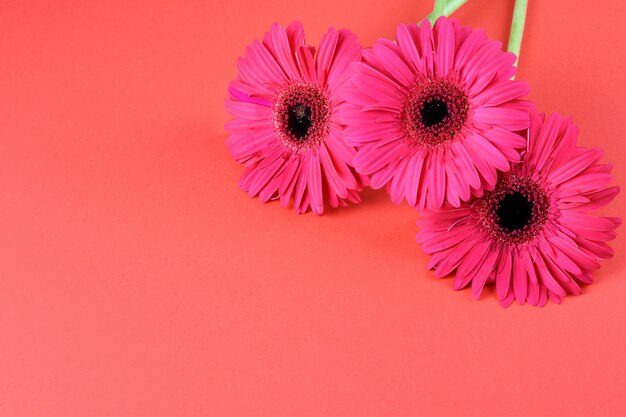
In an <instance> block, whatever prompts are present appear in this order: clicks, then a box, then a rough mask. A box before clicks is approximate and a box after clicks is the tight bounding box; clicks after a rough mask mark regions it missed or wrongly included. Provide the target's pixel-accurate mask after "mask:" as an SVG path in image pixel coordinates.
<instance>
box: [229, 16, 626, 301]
mask: <svg viewBox="0 0 626 417" xmlns="http://www.w3.org/2000/svg"><path fill="white" fill-rule="evenodd" d="M515 61H516V56H515V54H513V53H508V52H503V51H502V49H501V44H500V43H499V42H496V41H493V40H490V39H488V38H487V36H486V35H485V33H484V31H481V30H472V29H471V28H469V27H463V26H461V25H460V24H459V22H458V21H456V20H454V19H447V18H445V17H440V18H439V19H438V20H437V21H436V23H435V24H434V25H433V26H431V24H430V23H429V22H428V21H427V20H426V21H424V22H422V23H421V24H420V25H416V24H408V25H404V24H403V25H399V26H398V29H397V32H396V37H395V40H388V39H380V40H378V41H377V42H376V43H375V44H374V45H373V46H372V47H371V48H365V49H363V48H362V47H361V46H360V45H359V43H358V41H357V38H356V36H355V35H354V34H352V33H351V32H350V31H348V30H345V29H344V30H335V29H330V30H329V31H328V33H326V34H325V35H324V36H323V37H322V39H321V41H320V44H319V48H318V49H317V50H316V49H315V48H314V47H313V46H310V45H308V44H307V43H306V42H305V39H304V30H303V28H302V25H301V24H300V23H297V22H296V23H292V24H291V25H289V26H288V27H287V28H283V27H281V26H279V25H278V24H275V25H273V26H272V27H271V29H270V31H269V32H268V33H266V34H265V37H264V38H263V40H262V41H261V42H259V41H256V42H254V43H253V44H252V45H250V46H249V47H248V49H247V50H246V54H245V56H244V57H242V58H241V59H240V60H239V63H238V68H239V74H238V78H237V79H236V80H235V81H233V82H232V83H231V84H230V86H229V90H228V91H229V97H228V99H227V100H226V108H227V110H228V111H229V112H230V113H231V114H232V115H233V117H234V118H233V120H231V121H230V122H228V123H227V125H226V129H227V130H228V131H229V133H230V136H229V138H228V142H227V146H228V149H229V151H230V153H231V155H232V157H233V158H234V159H235V160H236V161H238V162H240V163H242V164H244V165H245V171H244V173H243V175H242V177H241V180H240V186H241V188H242V189H243V190H244V191H246V192H247V193H248V194H249V195H250V196H251V197H254V196H259V198H260V200H261V201H262V202H267V201H269V200H275V199H278V200H280V203H281V205H282V206H284V207H285V206H289V205H293V207H295V209H296V211H297V212H298V213H304V212H306V211H308V210H312V211H313V212H315V213H316V214H322V213H323V212H324V210H325V208H326V207H325V206H326V205H327V204H328V205H330V206H331V207H338V206H345V205H346V204H348V203H359V202H360V197H359V192H360V191H361V190H362V189H363V188H364V187H365V186H371V187H372V188H375V189H377V188H383V187H384V188H386V190H387V192H388V193H389V195H390V198H391V200H392V201H393V202H394V203H396V204H399V203H401V202H402V201H406V202H407V203H408V204H409V205H410V206H412V207H415V208H416V209H417V210H418V211H419V212H420V213H421V214H422V215H423V217H422V218H421V219H420V220H419V221H418V225H419V227H420V231H419V233H418V235H417V241H418V243H419V244H420V245H421V246H422V248H423V250H424V251H425V252H426V253H427V254H429V255H431V260H430V263H429V265H428V266H429V268H431V269H434V270H435V275H436V276H437V277H444V276H448V275H450V274H453V273H454V274H455V278H454V283H453V287H454V288H455V289H461V288H464V287H466V286H468V285H471V288H472V294H473V295H474V296H475V297H478V296H479V295H480V294H481V292H482V290H483V288H484V286H485V284H490V283H492V284H495V287H496V292H497V295H498V298H499V300H500V303H501V304H502V305H503V306H508V305H510V304H511V303H512V302H513V301H514V300H516V301H517V302H518V303H520V304H523V303H526V302H527V303H529V304H532V305H537V306H543V305H545V304H546V302H547V300H548V299H550V300H552V301H554V302H557V303H560V302H561V301H562V300H563V298H564V296H565V295H567V294H580V293H581V288H580V286H581V284H589V283H591V281H592V271H593V270H595V269H597V268H598V267H599V263H598V261H600V260H602V259H606V258H609V257H611V256H612V250H611V248H610V247H609V246H608V244H607V243H606V242H607V241H609V240H611V239H613V238H614V237H615V229H616V227H617V226H618V225H619V224H620V220H619V219H617V218H610V217H599V216H594V215H593V214H591V212H592V211H594V210H596V209H598V208H600V207H603V206H605V205H606V204H608V203H609V202H610V201H611V200H612V199H613V198H614V197H615V195H616V194H617V193H618V191H619V189H618V187H610V186H609V182H610V180H611V176H610V170H611V167H610V166H609V165H601V164H599V160H600V158H601V156H602V152H601V151H600V150H597V149H593V150H590V149H586V148H581V147H577V145H576V140H577V130H576V128H575V126H574V125H573V123H572V122H571V121H570V120H569V119H567V118H564V117H562V116H560V115H558V114H553V115H551V116H549V117H547V118H546V117H545V116H544V115H543V114H540V113H539V112H538V111H537V110H536V109H535V106H534V105H533V104H532V103H531V102H530V101H528V100H526V99H525V97H526V96H527V95H528V93H529V86H528V84H527V83H525V82H521V81H516V80H513V77H514V75H515V72H516V67H515Z"/></svg>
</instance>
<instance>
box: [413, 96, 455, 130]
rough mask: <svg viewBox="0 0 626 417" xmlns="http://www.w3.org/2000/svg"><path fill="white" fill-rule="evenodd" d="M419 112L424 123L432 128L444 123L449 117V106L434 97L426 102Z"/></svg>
mask: <svg viewBox="0 0 626 417" xmlns="http://www.w3.org/2000/svg"><path fill="white" fill-rule="evenodd" d="M419 112H420V116H422V123H424V125H425V126H429V127H430V126H434V125H436V124H439V123H441V122H443V121H444V119H445V118H446V117H448V105H447V104H446V102H445V101H443V100H441V99H440V98H438V97H434V98H431V99H430V100H428V101H427V102H425V103H424V107H422V108H421V109H420V110H419Z"/></svg>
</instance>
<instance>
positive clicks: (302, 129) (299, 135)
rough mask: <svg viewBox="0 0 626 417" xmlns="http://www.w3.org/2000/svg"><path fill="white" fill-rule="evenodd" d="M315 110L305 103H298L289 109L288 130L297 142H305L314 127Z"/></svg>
mask: <svg viewBox="0 0 626 417" xmlns="http://www.w3.org/2000/svg"><path fill="white" fill-rule="evenodd" d="M312 113H313V110H312V109H311V107H310V106H307V105H306V104H304V103H297V104H295V105H293V106H289V107H288V108H287V129H289V132H290V133H291V134H292V135H293V137H294V138H295V139H297V140H304V139H306V137H307V134H308V133H309V129H311V125H313V120H312Z"/></svg>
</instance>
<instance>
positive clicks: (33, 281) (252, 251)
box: [0, 0, 626, 417]
mask: <svg viewBox="0 0 626 417" xmlns="http://www.w3.org/2000/svg"><path fill="white" fill-rule="evenodd" d="M566 3H567V5H565V2H562V1H556V0H553V1H549V0H531V1H530V9H529V14H528V26H527V32H526V37H525V39H524V45H523V49H522V55H521V66H520V74H519V79H522V80H527V81H529V82H531V86H532V93H531V98H532V99H534V100H535V101H536V102H537V104H538V105H539V107H540V108H541V109H543V110H544V111H547V112H553V111H560V112H562V113H564V114H567V115H570V116H572V117H573V119H574V120H575V122H576V123H577V124H578V126H579V127H580V131H581V135H580V143H581V144H584V145H589V146H602V147H604V148H605V149H606V156H605V159H604V160H605V161H606V162H613V163H615V165H616V166H615V169H614V174H615V183H616V184H624V181H625V180H626V168H624V161H625V158H626V146H624V141H625V140H626V128H625V127H624V114H625V112H626V104H625V103H626V102H625V101H624V97H626V87H625V86H626V83H624V78H623V77H624V67H625V62H626V58H625V56H624V50H626V42H625V39H626V25H624V21H623V18H622V17H620V16H623V15H624V13H625V12H626V6H625V5H624V2H622V1H619V0H610V1H604V2H598V1H596V2H588V1H568V2H566ZM561 5H563V6H561ZM431 6H432V3H431V2H428V1H424V2H418V1H393V2H387V1H374V0H361V1H354V0H302V1H297V2H294V1H291V0H290V1H288V0H271V1H260V0H231V1H225V2H222V1H216V0H211V1H209V2H207V1H184V2H180V1H170V2H162V1H156V2H155V1H132V2H128V1H110V2H84V1H68V0H66V1H63V0H61V1H57V2H43V1H42V2H36V1H4V2H3V3H2V6H1V12H0V28H2V29H0V31H1V32H0V33H1V35H0V57H1V58H0V415H1V416H15V417H18V416H200V415H206V416H272V417H277V416H383V415H384V416H409V415H422V416H570V417H574V416H594V415H597V416H603V417H605V416H619V415H626V396H625V395H624V389H625V388H626V355H625V353H624V352H626V305H625V303H624V298H625V296H626V280H625V279H624V253H625V250H626V240H625V239H624V235H623V234H621V235H620V236H619V237H618V239H617V240H616V241H615V242H614V246H615V249H616V253H617V256H616V257H615V259H613V260H610V261H607V262H605V263H604V267H603V269H601V270H600V272H599V273H598V274H597V275H596V277H597V283H596V285H593V286H591V287H588V288H587V289H586V290H585V294H584V295H583V296H581V297H573V298H568V299H566V301H565V303H564V304H563V305H561V306H556V305H553V304H550V305H549V306H548V307H546V308H544V309H537V308H531V307H528V306H523V307H519V306H513V307H511V308H509V309H507V310H503V309H501V308H500V307H499V305H498V303H497V301H496V299H495V294H494V293H493V291H487V293H486V294H485V295H484V296H483V297H482V299H481V300H480V301H478V302H475V301H472V299H471V294H470V291H461V292H454V291H453V290H452V288H451V280H450V279H445V280H441V281H440V280H436V279H435V278H434V277H433V275H432V274H431V273H429V272H427V271H426V270H425V264H426V262H427V258H426V257H425V255H424V254H422V253H421V252H420V250H419V249H418V247H417V246H416V245H415V244H414V236H415V233H416V230H417V229H416V226H415V224H414V221H415V219H416V218H417V214H416V212H415V211H413V210H412V209H410V208H408V207H407V206H406V204H405V205H402V206H394V205H392V204H391V203H390V202H389V200H388V198H387V196H386V194H385V193H384V192H382V191H367V192H365V193H364V194H363V196H364V203H363V204H362V205H361V206H356V207H355V206H353V207H349V208H347V209H343V210H336V211H331V212H330V213H328V214H327V215H325V216H323V217H316V216H314V215H311V214H308V215H303V216H298V215H296V214H295V212H294V210H284V209H281V208H280V207H279V205H278V204H268V205H264V206H263V205H261V204H260V203H259V202H258V200H251V199H249V198H248V197H247V196H246V195H245V194H244V193H242V192H241V191H240V190H239V189H238V187H237V179H238V177H239V175H240V174H241V172H242V168H241V167H240V166H238V165H237V164H236V163H235V162H233V161H232V160H231V159H230V158H229V157H228V154H227V152H226V147H225V144H224V142H225V139H226V133H225V132H224V129H223V124H224V122H225V121H226V120H227V118H228V115H227V114H226V112H225V111H224V109H223V98H224V96H225V92H226V86H227V83H228V81H229V80H230V79H231V78H233V77H234V76H235V68H236V67H235V62H236V58H237V56H239V55H240V54H242V52H243V50H244V48H245V46H246V45H247V44H248V43H249V42H251V41H252V39H254V38H259V37H261V36H262V34H263V32H264V31H265V30H267V28H268V27H269V25H270V23H272V22H273V21H278V22H280V23H282V24H287V23H289V22H290V21H291V20H292V19H300V20H302V22H303V23H304V25H305V27H306V28H307V31H308V40H309V42H311V43H317V41H318V39H319V37H320V36H321V34H322V33H323V32H324V31H325V30H326V29H327V28H328V27H329V26H331V25H334V26H336V27H350V28H352V29H353V30H354V31H355V32H356V33H357V34H358V35H359V37H360V39H361V41H362V42H363V43H364V44H365V45H371V43H372V42H373V41H374V40H375V39H376V38H378V37H381V36H392V35H393V34H394V31H395V26H396V23H398V22H415V21H417V20H419V19H420V18H421V17H423V16H424V15H426V13H427V12H428V11H429V10H430V8H431ZM512 7H513V1H512V0H508V1H500V0H471V1H470V2H469V3H468V4H467V5H466V6H464V8H463V9H462V10H461V11H460V12H459V13H457V14H456V16H457V17H458V18H459V19H461V21H462V22H463V23H464V24H466V25H471V26H473V27H485V28H486V29H487V32H488V34H489V35H490V36H491V37H494V38H497V39H500V40H503V41H506V40H507V33H508V20H509V18H510V15H511V12H512ZM625 204H626V194H624V193H623V194H621V195H620V196H618V198H617V200H616V201H615V202H614V204H612V206H611V207H609V208H608V210H606V213H610V214H612V215H621V216H623V215H624V210H623V207H624V205H625Z"/></svg>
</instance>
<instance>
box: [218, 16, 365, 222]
mask: <svg viewBox="0 0 626 417" xmlns="http://www.w3.org/2000/svg"><path fill="white" fill-rule="evenodd" d="M360 57H361V46H360V45H359V43H358V41H357V39H356V36H355V35H353V34H352V33H351V32H350V31H348V30H339V31H337V30H335V29H330V30H329V31H328V33H327V34H326V35H325V36H324V37H323V38H322V40H321V43H320V47H319V51H318V52H317V53H316V52H315V48H313V47H311V46H309V45H306V43H305V40H304V30H303V28H302V25H301V24H300V23H298V22H295V23H292V24H291V25H289V27H287V29H284V28H282V27H281V26H279V25H278V24H274V25H273V26H272V27H271V29H270V31H269V32H268V33H266V34H265V37H264V39H263V42H258V41H255V42H254V43H253V44H252V45H250V46H249V47H248V48H247V50H246V54H245V56H244V57H242V58H240V60H239V65H238V67H239V76H238V78H237V80H236V81H233V82H232V83H231V84H230V86H229V89H228V92H229V99H227V100H226V108H227V110H228V111H229V112H230V113H231V114H232V115H233V116H234V120H231V121H230V122H228V123H227V124H226V129H227V130H228V131H229V132H230V137H229V138H228V142H227V146H228V149H229V151H230V154H231V155H232V157H233V158H234V159H235V160H237V162H240V163H242V164H245V167H246V169H245V172H244V173H243V175H242V177H241V179H240V181H239V185H240V186H241V188H242V189H243V190H244V191H246V192H248V194H249V195H250V196H251V197H254V196H257V195H258V196H259V197H260V199H261V201H262V202H264V203H265V202H267V201H268V200H272V199H277V198H280V202H281V205H282V206H283V207H285V206H287V205H289V204H291V203H292V202H293V205H294V207H295V208H296V210H297V211H298V213H304V212H306V211H307V210H308V209H309V208H311V209H312V210H313V211H314V212H315V213H317V214H322V213H323V211H324V201H328V202H329V203H330V205H331V206H332V207H337V206H343V205H346V202H348V201H350V202H353V203H358V202H359V201H360V197H359V195H358V191H360V190H361V189H362V187H363V180H364V179H365V178H364V177H361V176H360V175H358V174H357V173H356V172H355V171H354V170H353V168H351V163H352V159H353V157H354V154H355V150H354V148H353V147H351V146H348V145H346V143H345V141H344V138H343V130H344V126H343V125H342V123H341V122H340V121H339V120H338V118H337V113H338V109H339V108H340V107H341V106H342V105H343V101H342V100H341V99H340V98H338V95H337V93H338V91H339V90H340V89H341V88H342V87H343V85H344V84H345V81H346V79H347V76H348V74H347V71H346V70H347V68H348V66H349V65H350V63H352V62H354V61H356V60H358V59H360Z"/></svg>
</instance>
